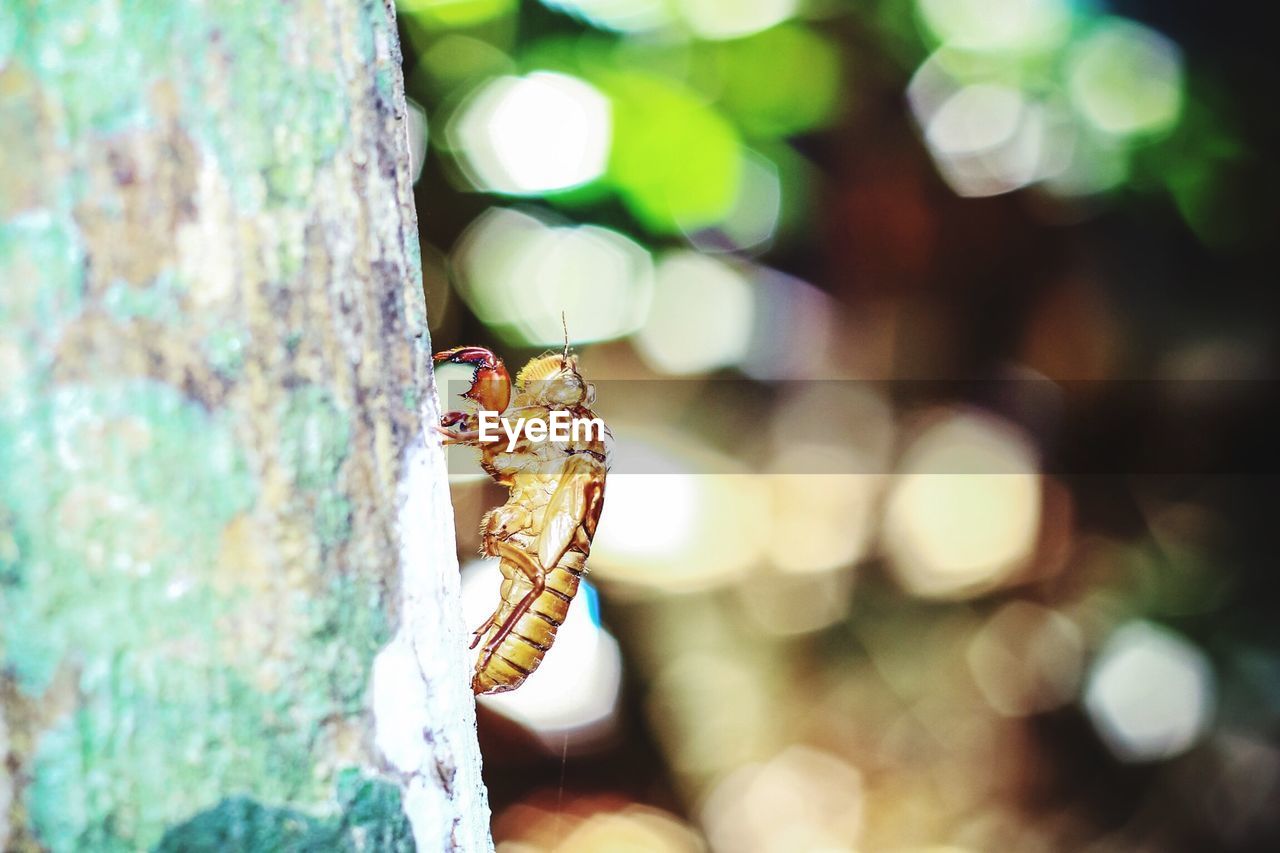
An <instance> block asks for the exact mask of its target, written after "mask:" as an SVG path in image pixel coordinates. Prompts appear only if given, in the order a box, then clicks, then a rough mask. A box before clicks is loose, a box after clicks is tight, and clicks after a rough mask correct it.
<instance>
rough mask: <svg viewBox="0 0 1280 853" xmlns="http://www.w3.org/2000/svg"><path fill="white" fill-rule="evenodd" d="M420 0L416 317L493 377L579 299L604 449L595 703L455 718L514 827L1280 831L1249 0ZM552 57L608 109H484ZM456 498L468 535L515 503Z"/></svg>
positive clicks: (1257, 70)
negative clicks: (469, 346) (542, 177)
mask: <svg viewBox="0 0 1280 853" xmlns="http://www.w3.org/2000/svg"><path fill="white" fill-rule="evenodd" d="M449 5H450V4H445V3H432V2H422V0H419V2H416V3H415V2H406V3H402V4H401V14H402V29H403V31H404V32H405V34H406V37H407V39H406V43H407V45H408V46H409V47H408V48H407V50H406V57H405V71H406V77H407V80H408V85H409V94H410V96H411V97H412V98H413V99H415V100H416V101H418V103H420V104H421V106H422V109H423V111H424V112H425V115H426V123H427V124H428V125H429V126H430V128H431V132H430V139H431V142H430V145H429V146H428V153H427V157H426V164H425V167H424V170H423V173H422V177H421V180H420V182H419V184H418V204H419V210H420V211H421V212H422V216H421V222H422V228H423V233H422V237H423V240H424V242H425V243H426V244H428V249H427V255H428V256H429V257H435V258H439V259H440V260H439V263H438V264H437V265H436V266H435V267H434V268H432V269H431V270H430V272H429V276H428V280H427V282H426V288H427V295H428V299H429V300H430V304H431V305H432V306H433V316H432V325H433V334H434V336H435V337H436V338H437V340H439V341H440V342H441V343H447V344H457V343H476V344H485V345H491V344H492V343H493V342H494V341H495V340H496V341H501V342H502V343H504V344H506V345H507V348H506V349H504V350H503V351H502V355H503V356H504V357H506V358H507V359H508V361H509V362H512V363H516V364H518V363H519V362H520V361H521V359H523V358H526V357H528V356H529V355H532V354H533V353H534V352H536V351H537V350H538V348H539V347H542V346H554V345H556V343H557V335H558V331H559V326H558V318H559V316H560V312H561V311H563V312H564V313H565V314H566V315H567V318H568V325H569V330H570V333H571V335H572V336H574V337H575V338H576V339H577V340H578V341H580V342H581V343H583V344H584V346H583V347H582V350H583V364H584V370H585V371H586V373H587V374H588V376H589V377H590V378H592V379H593V380H596V381H597V384H598V386H599V390H600V405H599V409H600V411H601V412H602V413H603V414H604V416H605V417H606V418H607V419H608V420H609V422H610V424H611V426H612V428H613V431H614V434H615V436H617V437H618V441H619V452H620V457H621V461H619V462H618V463H617V464H616V467H615V472H614V474H613V475H612V476H611V480H610V492H609V494H610V498H609V501H608V502H607V503H606V510H605V517H604V519H602V522H601V528H600V532H599V534H598V536H597V542H596V546H595V549H594V550H593V554H592V566H593V569H594V570H595V572H596V574H595V575H593V577H595V578H597V579H598V583H599V584H600V589H601V600H602V602H603V604H602V625H603V627H600V628H599V629H598V630H600V631H602V632H603V631H605V630H607V631H610V632H612V633H613V634H615V635H616V636H617V638H618V642H619V644H620V648H621V654H622V659H623V666H624V667H625V672H626V681H625V683H624V688H623V690H622V693H621V696H620V698H615V699H613V700H612V701H615V702H616V703H617V706H616V707H615V710H614V712H613V716H612V718H611V720H609V721H607V723H601V722H600V721H599V720H596V721H593V722H592V723H591V724H590V725H587V724H585V723H583V724H581V725H580V726H579V727H577V728H575V726H574V725H573V724H571V723H569V722H564V723H563V724H562V725H561V726H560V727H559V728H557V727H554V726H552V727H543V728H538V727H537V726H533V727H532V728H530V727H529V726H528V725H525V724H522V723H518V722H516V721H517V720H526V721H527V720H528V719H531V718H532V717H534V716H536V715H533V714H529V713H526V714H523V715H521V714H519V713H515V712H514V710H508V709H506V708H504V707H502V706H485V710H486V713H485V714H484V715H482V738H483V739H484V741H485V743H484V746H485V747H486V762H487V768H486V772H487V781H488V783H489V786H490V789H491V792H492V795H493V802H494V804H495V813H496V815H497V818H496V822H495V831H496V835H497V838H498V839H499V841H500V842H502V841H504V840H505V841H510V842H512V843H513V844H514V843H523V844H529V845H532V846H533V847H534V848H536V849H557V850H577V849H599V847H600V846H601V845H602V844H604V845H606V846H607V844H608V843H614V844H618V845H622V844H626V843H634V844H637V845H640V846H643V847H644V849H669V850H686V849H689V850H692V849H699V845H703V844H708V843H709V844H710V845H711V846H712V847H713V848H714V849H734V850H788V851H791V850H805V849H855V848H856V849H904V850H906V849H924V848H926V847H929V846H932V845H950V848H954V849H957V850H968V849H998V850H1051V849H1085V848H1088V849H1091V850H1099V851H1101V850H1128V849H1139V848H1141V849H1152V850H1188V851H1189V850H1199V849H1226V850H1252V849H1269V848H1270V847H1271V846H1274V844H1275V843H1276V842H1277V840H1278V839H1280V812H1278V811H1277V810H1276V809H1275V808H1274V806H1273V805H1272V803H1273V802H1274V801H1275V797H1274V795H1275V793H1276V792H1280V745H1278V744H1277V743H1276V740H1275V737H1274V731H1275V725H1276V723H1277V722H1280V703H1278V702H1277V701H1276V699H1275V695H1274V690H1272V689H1270V688H1269V687H1267V686H1266V685H1267V684H1269V682H1270V680H1273V676H1274V674H1275V673H1276V672H1280V636H1277V634H1276V632H1275V630H1274V620H1273V618H1272V611H1271V608H1272V607H1273V606H1274V601H1275V595H1274V593H1275V582H1274V577H1273V574H1274V573H1273V571H1272V569H1271V566H1272V564H1273V562H1274V558H1273V551H1274V543H1273V542H1272V534H1271V532H1270V531H1271V528H1272V526H1273V525H1272V523H1271V521H1270V515H1271V511H1270V509H1269V506H1270V505H1271V504H1272V503H1274V500H1273V498H1272V497H1271V494H1270V493H1271V491H1273V486H1272V484H1273V483H1274V471H1273V470H1272V469H1271V468H1269V467H1268V463H1267V462H1266V459H1267V458H1268V456H1269V454H1268V452H1267V451H1268V450H1270V449H1271V447H1272V445H1273V444H1274V438H1273V436H1272V433H1271V431H1270V428H1269V426H1268V425H1269V424H1271V423H1273V422H1274V414H1275V412H1274V408H1273V406H1272V404H1271V402H1270V399H1269V398H1270V395H1269V394H1268V392H1267V389H1268V388H1269V385H1268V383H1269V382H1270V380H1271V379H1273V378H1274V375H1275V370H1274V368H1275V351H1276V349H1275V329H1274V323H1273V322H1272V320H1271V319H1270V318H1271V317H1273V316H1274V315H1275V308H1276V295H1275V291H1274V287H1273V286H1272V285H1271V284H1270V281H1271V279H1272V278H1273V277H1274V274H1273V273H1272V272H1271V266H1272V264H1271V262H1270V255H1271V253H1272V252H1273V251H1274V250H1273V248H1272V247H1273V243H1274V240H1273V232H1274V227H1275V224H1274V216H1271V215H1270V213H1269V208H1270V207H1271V206H1273V205H1274V199H1275V198H1276V196H1277V193H1278V192H1280V173H1278V171H1277V169H1276V167H1275V164H1274V163H1273V162H1271V160H1270V158H1268V157H1266V156H1265V152H1266V151H1269V150H1270V148H1271V145H1272V143H1273V142H1274V141H1275V139H1276V138H1277V135H1278V134H1277V130H1278V127H1277V120H1276V117H1275V113H1274V111H1273V110H1270V109H1269V108H1267V107H1266V106H1265V104H1266V103H1267V99H1268V95H1267V93H1268V92H1270V91H1271V88H1272V87H1273V86H1274V85H1275V84H1276V83H1277V82H1280V74H1278V73H1277V67H1276V63H1275V61H1274V59H1273V58H1272V51H1271V49H1270V45H1269V38H1270V37H1269V35H1267V34H1266V33H1267V30H1266V28H1265V27H1264V26H1263V25H1262V23H1261V20H1260V18H1259V16H1258V13H1255V12H1253V11H1251V10H1245V9H1243V8H1233V9H1230V10H1225V9H1224V10H1210V9H1207V8H1205V7H1203V6H1201V5H1199V4H1194V3H1190V2H1174V3H1164V4H1152V3H1142V2H1136V0H1135V2H1126V3H1119V2H1117V3H1113V4H1110V5H1108V4H1103V3H1092V2H1073V0H916V1H915V2H913V0H877V2H867V3H849V2H840V0H825V2H824V1H822V0H814V2H807V3H792V2H787V0H776V2H774V0H752V2H742V3H736V4H735V3H716V2H710V0H554V2H553V0H546V2H541V3H539V2H526V3H522V4H497V3H473V4H456V6H457V8H456V9H455V10H454V11H456V12H458V15H459V16H460V17H455V18H453V19H451V20H450V19H447V16H446V15H444V14H443V13H442V11H441V10H443V9H444V8H445V7H446V6H449ZM464 8H467V9H472V10H474V15H471V16H463V10H464ZM539 72H555V73H557V74H561V75H566V76H568V77H570V78H573V79H575V80H577V81H581V82H582V83H584V84H586V86H588V87H590V90H594V92H596V93H599V94H601V95H603V96H604V97H605V98H606V99H607V101H608V104H609V119H608V121H607V122H605V121H598V122H594V123H593V122H592V121H587V120H584V121H580V122H577V123H571V122H565V123H564V126H565V127H566V128H567V127H569V126H570V124H573V130H572V133H569V132H568V131H566V134H565V135H564V136H563V137H561V138H559V139H557V137H556V136H555V132H554V127H551V128H548V127H547V126H545V125H542V124H539V122H538V120H537V117H538V116H539V115H546V113H544V112H541V111H540V108H539V105H538V104H537V103H535V102H533V101H526V102H524V103H515V104H511V103H507V104H505V107H504V108H505V109H508V110H509V112H507V113H504V114H503V115H502V117H501V121H498V120H497V119H495V118H494V114H492V113H490V114H484V113H477V112H475V111H474V110H475V104H477V103H480V102H481V100H482V99H481V98H479V97H478V94H483V93H485V92H486V91H493V87H495V86H497V85H498V83H497V82H496V81H502V80H508V79H509V80H515V79H520V80H528V79H529V75H533V74H537V73H539ZM583 114H584V115H586V114H587V111H586V110H585V108H584V111H583ZM568 115H569V116H570V117H574V114H573V111H572V109H570V110H569V113H568ZM513 116H515V117H517V118H519V117H521V116H523V117H524V118H519V120H516V119H514V118H513ZM521 121H524V122H526V124H525V125H524V127H526V128H527V129H526V130H525V131H523V132H522V131H521V127H522V126H521V124H520V122H521ZM498 127H501V128H503V130H502V132H501V133H496V132H495V130H494V129H495V128H498ZM583 136H589V137H590V139H589V140H588V141H590V142H593V143H602V144H605V145H607V148H608V159H607V164H606V165H605V167H603V168H601V169H598V170H593V169H588V168H583V169H581V170H580V171H579V173H578V174H580V177H581V180H580V182H578V183H575V184H573V185H570V186H558V187H557V188H555V189H552V190H548V191H546V192H533V193H504V192H499V191H497V190H496V189H495V187H494V186H487V185H486V184H485V182H484V181H483V180H481V179H478V178H477V177H476V176H477V175H480V174H485V171H484V170H483V169H477V168H475V167H476V166H477V164H478V161H481V162H483V163H485V164H486V165H489V166H497V167H502V166H503V164H504V163H508V164H512V163H514V164H515V165H519V166H520V167H521V168H523V169H532V170H533V171H534V173H536V172H537V171H538V169H539V168H543V167H544V166H545V169H546V172H547V174H569V173H573V170H572V169H571V168H566V167H572V166H574V165H583V164H581V163H577V164H575V162H574V161H573V160H572V158H573V157H574V156H576V155H575V154H573V152H574V151H575V150H577V148H578V147H581V146H578V143H580V142H582V137H583ZM535 142H536V144H535ZM575 146H577V147H575ZM586 148H587V149H590V146H586ZM566 158H567V159H566ZM517 161H518V162H517ZM540 164H543V165H540ZM517 195H518V196H519V198H518V199H516V198H514V196H517ZM513 208H514V209H513ZM588 237H589V238H590V239H587V238H588ZM459 297H461V298H459ZM553 321H554V322H553ZM677 376H678V377H681V379H680V380H679V381H677V380H676V379H674V378H672V377H677ZM744 376H745V377H747V378H745V379H744V378H742V377H744ZM611 380H613V381H611ZM454 495H455V501H456V502H457V504H458V515H459V518H460V522H459V523H460V527H459V542H460V548H461V550H462V552H464V553H465V552H467V551H469V550H471V548H472V546H473V545H474V542H473V540H474V531H473V530H471V529H470V527H471V526H472V523H473V519H472V518H471V515H475V516H476V517H478V514H479V512H481V511H482V510H483V509H485V508H487V507H488V506H490V505H492V504H493V503H496V502H497V501H498V500H500V497H499V496H498V495H497V494H496V493H495V492H493V491H492V490H488V489H487V488H486V487H484V486H482V485H480V484H478V483H476V482H469V483H468V482H463V481H461V480H460V481H459V482H458V483H455V486H454ZM600 636H601V637H603V638H605V639H608V638H607V636H606V635H605V634H603V633H602V634H601V635H600ZM606 645H607V644H606ZM551 654H556V652H555V650H553V651H552V653H551ZM584 654H585V653H584ZM549 660H550V658H549ZM569 672H570V673H572V670H569ZM1151 673H1162V674H1163V675H1161V676H1160V677H1159V678H1156V679H1155V680H1154V681H1153V678H1154V676H1151ZM546 677H547V678H548V679H550V678H551V677H552V676H550V675H548V676H546ZM563 677H564V678H565V679H567V680H565V681H564V682H562V683H557V684H555V685H550V686H549V687H548V690H547V691H544V692H545V693H557V692H558V693H559V694H560V700H561V703H562V704H561V706H557V708H556V711H557V713H561V714H563V715H564V716H563V717H562V720H572V719H575V718H574V717H573V713H572V712H573V708H572V703H573V701H576V700H575V699H574V697H580V696H587V695H588V694H590V686H591V684H592V680H591V679H592V673H591V672H589V671H585V670H581V671H579V672H578V676H577V678H574V677H573V676H572V675H565V676H563ZM552 687H554V688H555V689H551V688H552ZM520 695H521V694H520V692H519V691H517V692H516V693H515V694H513V698H512V700H511V702H512V703H513V704H512V706H511V707H512V708H513V709H514V708H515V704H514V703H516V702H518V701H519V697H520ZM590 699H591V701H593V702H600V701H603V700H602V697H600V696H597V695H594V694H591V695H590ZM604 699H608V697H604ZM529 701H530V702H533V701H539V702H543V701H549V700H546V699H536V700H535V699H530V700H529ZM581 701H582V702H584V703H585V702H586V699H582V700H581ZM541 710H542V711H543V712H544V717H545V712H547V708H542V709H541ZM561 738H563V741H562V740H561ZM561 744H562V749H563V751H561V750H560V749H557V748H556V747H557V746H558V745H561ZM562 755H563V756H567V763H564V764H562ZM1258 791H1261V792H1265V793H1257V792H1258ZM762 816H767V819H766V818H765V817H762Z"/></svg>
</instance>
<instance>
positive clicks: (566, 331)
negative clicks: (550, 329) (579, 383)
mask: <svg viewBox="0 0 1280 853" xmlns="http://www.w3.org/2000/svg"><path fill="white" fill-rule="evenodd" d="M560 325H561V326H562V327H563V328H564V355H562V356H560V358H561V360H562V361H563V362H564V363H565V364H568V363H569V321H568V320H567V319H565V316H564V312H563V311H561V312H560Z"/></svg>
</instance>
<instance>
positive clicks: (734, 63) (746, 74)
mask: <svg viewBox="0 0 1280 853" xmlns="http://www.w3.org/2000/svg"><path fill="white" fill-rule="evenodd" d="M709 47H710V49H711V51H712V54H713V56H714V62H715V64H716V67H717V71H718V72H719V75H718V76H719V81H720V85H721V91H720V101H721V104H722V105H723V107H724V109H725V111H726V112H727V113H728V114H729V115H730V116H732V117H733V118H734V119H735V120H736V121H737V122H738V124H739V125H740V126H741V127H742V129H743V130H744V131H745V132H746V133H749V134H756V135H760V136H787V135H790V134H794V133H801V132H803V131H806V130H810V129H812V128H815V127H818V126H820V125H822V124H823V123H824V122H826V121H827V120H828V119H829V118H830V117H831V116H832V114H833V113H834V112H835V109H836V107H837V105H838V103H839V97H840V58H839V54H838V52H837V50H836V48H835V46H834V45H832V44H831V43H830V42H829V41H828V40H827V39H825V38H823V37H822V36H820V35H818V34H817V33H815V32H813V31H812V30H810V29H808V28H807V27H802V26H798V25H793V24H787V25H783V26H780V27H774V28H773V29H771V30H767V31H765V32H762V33H759V34H757V35H754V36H750V37H748V38H743V39H737V40H734V41H728V42H721V43H718V44H715V45H711V46H709Z"/></svg>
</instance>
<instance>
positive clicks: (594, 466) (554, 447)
mask: <svg viewBox="0 0 1280 853" xmlns="http://www.w3.org/2000/svg"><path fill="white" fill-rule="evenodd" d="M435 358H436V360H437V361H451V362H455V363H460V364H468V365H471V366H473V367H474V368H475V375H474V378H473V381H472V384H471V387H470V389H469V390H468V391H467V392H466V393H465V394H463V396H464V397H465V398H467V399H468V400H470V401H472V402H473V403H474V404H475V406H476V411H474V412H460V411H455V412H449V413H447V414H445V415H443V416H442V417H441V418H440V432H441V434H442V435H443V436H444V440H445V442H446V443H450V444H465V445H468V446H472V447H476V448H478V449H479V450H480V465H481V467H483V468H484V470H485V471H486V472H487V473H488V474H489V475H490V476H491V477H493V479H494V480H495V481H496V482H498V483H500V484H501V485H503V486H506V487H507V488H508V489H510V496H509V497H508V498H507V502H506V503H505V504H503V505H502V506H500V507H497V508H495V509H493V510H490V511H489V512H488V513H486V514H485V516H484V520H483V521H482V522H481V528H480V534H481V546H480V550H481V553H482V554H485V555H488V556H492V557H499V558H500V559H501V563H500V568H501V571H502V577H503V581H502V600H501V601H500V602H499V603H498V607H497V609H495V610H494V611H493V614H492V615H491V616H490V617H489V618H488V619H486V620H485V622H484V624H482V625H481V626H480V627H479V628H477V629H476V631H475V637H474V639H473V641H472V643H471V647H472V648H473V649H474V648H475V647H476V646H478V645H479V646H481V648H480V654H479V656H478V657H477V659H476V665H475V672H474V674H473V675H472V678H471V689H472V690H473V691H474V692H475V693H502V692H504V691H507V690H514V689H515V688H517V687H519V686H520V685H521V684H522V683H523V682H524V680H525V679H526V678H528V677H529V675H530V674H531V673H532V672H533V671H534V670H535V669H537V668H538V664H540V663H541V662H542V657H543V655H545V654H546V652H547V650H548V649H549V648H550V647H551V644H552V642H554V640H555V637H556V629H557V628H559V627H560V626H561V625H562V624H563V623H564V619H565V616H566V615H567V614H568V612H569V604H570V603H571V602H572V601H573V597H574V595H575V594H576V593H577V591H578V584H579V582H580V580H581V578H582V574H583V573H584V572H585V571H586V563H587V556H588V555H589V554H590V552H591V540H592V537H594V536H595V532H596V523H597V522H598V521H599V519H600V510H601V508H602V507H603V506H604V481H605V475H606V474H607V473H608V470H609V448H610V445H611V443H612V436H611V435H610V434H609V431H608V428H607V427H604V425H603V421H600V419H599V418H598V417H597V416H596V415H595V413H594V412H592V410H591V406H592V405H593V404H594V402H595V388H594V387H593V386H592V385H590V384H589V383H587V382H586V381H585V380H584V379H583V378H582V374H580V373H579V372H578V358H577V356H575V355H571V354H570V352H569V346H568V344H567V343H566V345H565V348H564V351H563V352H553V353H547V354H545V355H541V356H538V357H537V358H534V359H532V360H531V361H530V362H529V363H528V364H526V365H525V366H524V369H522V370H521V371H520V372H519V373H518V374H517V375H516V379H515V383H514V392H515V393H514V398H513V396H512V391H513V384H512V382H511V378H510V376H509V374H508V373H507V369H506V367H505V366H504V365H503V363H502V360H501V359H500V358H498V357H497V356H496V355H494V354H493V353H492V352H490V351H489V350H487V349H484V348H483V347H456V348H454V349H451V350H447V351H445V352H441V353H437V354H436V356H435ZM480 411H487V412H496V413H498V414H499V415H500V416H501V417H505V418H507V419H509V420H510V421H515V420H516V419H517V418H524V419H526V421H529V420H534V419H542V420H544V421H549V420H551V416H552V414H553V413H555V412H564V413H567V415H568V417H569V418H571V419H573V420H574V421H575V422H576V423H578V424H586V423H588V422H591V421H595V422H598V424H599V427H598V428H597V429H595V430H591V429H589V428H586V427H584V428H582V429H580V430H577V431H576V432H574V433H572V434H571V436H570V438H569V439H568V440H567V441H564V440H561V441H557V440H552V439H551V438H548V439H546V440H535V439H534V438H530V437H529V436H528V435H521V436H520V437H519V438H518V439H517V440H516V443H515V445H514V446H513V447H510V448H508V436H507V435H506V434H505V433H503V432H501V431H499V432H498V435H499V436H500V439H499V440H498V441H493V442H482V441H481V440H480V429H479V426H480V424H479V412H480ZM482 643H483V645H481V644H482Z"/></svg>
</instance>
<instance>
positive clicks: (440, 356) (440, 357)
mask: <svg viewBox="0 0 1280 853" xmlns="http://www.w3.org/2000/svg"><path fill="white" fill-rule="evenodd" d="M434 358H435V360H436V361H448V362H451V363H453V364H469V365H472V366H473V367H475V369H476V372H475V375H474V377H473V378H472V380H471V387H470V388H469V389H467V392H466V393H465V394H463V395H462V396H463V397H466V398H467V399H468V400H474V401H475V402H476V403H477V404H478V405H479V406H480V408H481V409H484V410H486V411H494V412H502V411H505V410H506V408H507V404H508V403H510V402H511V376H510V375H509V374H508V373H507V367H506V365H504V364H503V363H502V359H500V358H498V357H497V356H496V355H494V354H493V353H492V352H491V351H489V350H487V349H485V348H484V347H454V348H453V349H447V350H444V351H443V352H438V353H436V354H435V356H434ZM451 414H452V413H451Z"/></svg>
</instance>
